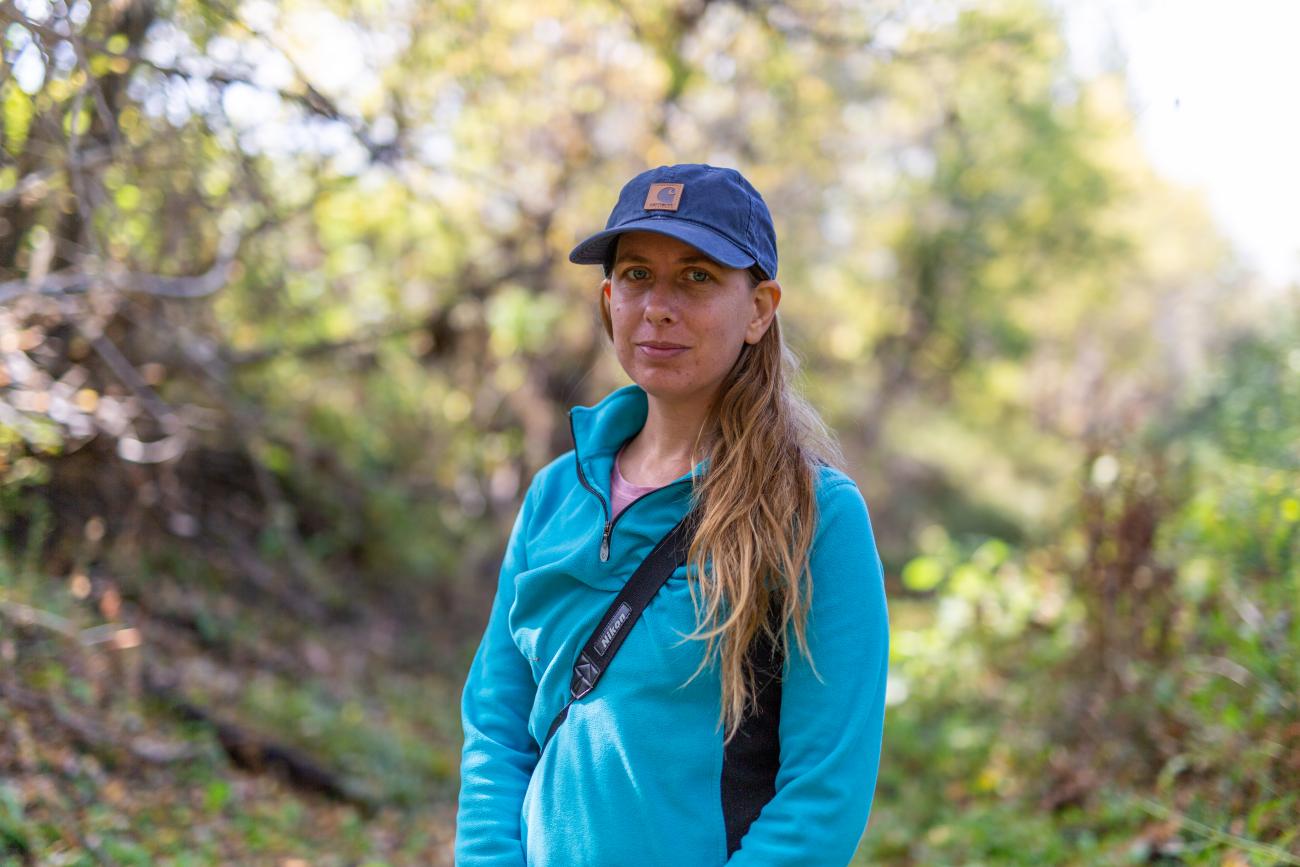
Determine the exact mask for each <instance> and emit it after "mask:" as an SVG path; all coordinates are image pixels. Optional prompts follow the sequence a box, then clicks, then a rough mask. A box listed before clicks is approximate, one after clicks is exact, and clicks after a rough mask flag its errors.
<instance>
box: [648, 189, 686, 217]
mask: <svg viewBox="0 0 1300 867" xmlns="http://www.w3.org/2000/svg"><path fill="white" fill-rule="evenodd" d="M685 186H686V185H685V184H651V185H650V192H648V193H646V197H645V204H644V205H642V206H641V207H643V208H645V209H646V210H647V211H675V210H677V205H678V203H679V202H681V200H682V188H683V187H685Z"/></svg>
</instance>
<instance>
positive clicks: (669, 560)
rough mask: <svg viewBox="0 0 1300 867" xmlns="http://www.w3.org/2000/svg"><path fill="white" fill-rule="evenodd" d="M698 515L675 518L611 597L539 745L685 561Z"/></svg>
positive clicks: (591, 685)
mask: <svg viewBox="0 0 1300 867" xmlns="http://www.w3.org/2000/svg"><path fill="white" fill-rule="evenodd" d="M696 522H697V518H696V515H695V512H694V511H690V512H687V513H686V516H685V517H684V518H682V519H681V520H680V521H678V522H677V525H676V526H674V527H673V528H672V529H671V530H669V531H668V533H667V534H666V535H665V536H664V537H663V538H662V539H660V540H659V543H658V544H657V545H655V547H654V550H652V551H651V552H650V554H649V555H648V556H647V557H646V558H645V560H643V561H642V562H641V565H640V566H638V567H637V570H636V571H635V572H633V573H632V577H631V578H629V579H628V580H627V583H626V584H624V585H623V589H622V590H620V591H619V593H618V595H617V596H615V597H614V601H613V602H612V603H610V606H609V609H608V610H606V612H605V615H604V616H603V617H601V618H600V622H599V623H597V624H596V630H595V631H594V632H593V633H592V634H591V638H589V639H587V644H586V645H585V646H584V647H583V648H582V652H581V653H579V654H578V660H577V662H575V663H574V665H573V679H572V680H571V681H570V683H569V700H568V702H567V703H566V704H565V705H564V707H562V708H561V709H560V712H559V713H558V714H556V715H555V721H554V722H552V723H551V728H550V731H548V732H547V733H546V740H544V741H543V742H542V749H543V750H545V749H546V745H547V744H548V743H550V742H551V736H552V735H554V734H555V730H556V729H558V728H559V727H560V723H562V722H564V718H565V717H567V716H568V715H569V705H571V704H573V703H574V702H575V701H577V700H578V699H580V698H582V697H583V696H584V695H586V694H587V693H589V692H591V691H592V690H593V689H595V687H596V683H597V681H599V680H600V678H601V675H603V674H604V673H605V669H607V668H608V667H609V661H610V660H611V659H613V658H614V654H615V653H617V652H618V649H619V648H620V647H622V646H623V641H624V639H626V638H627V634H628V632H630V631H631V629H632V627H633V626H634V625H635V624H636V621H637V618H639V617H640V616H641V612H642V611H644V610H645V607H646V606H647V605H649V604H650V600H651V599H653V598H654V595H655V594H656V593H658V592H659V588H660V587H662V586H663V585H664V583H665V582H666V581H667V580H668V578H669V577H670V576H671V575H672V574H673V572H674V571H675V570H676V569H677V567H678V566H680V565H682V564H683V563H685V562H686V554H687V552H688V551H689V550H690V546H691V540H692V539H693V538H694V537H695V529H696Z"/></svg>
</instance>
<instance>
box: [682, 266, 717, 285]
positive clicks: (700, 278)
mask: <svg viewBox="0 0 1300 867" xmlns="http://www.w3.org/2000/svg"><path fill="white" fill-rule="evenodd" d="M686 275H687V280H689V281H690V282H691V283H707V282H709V281H710V280H712V279H713V275H712V274H710V273H709V272H708V271H705V270H704V269H703V268H692V269H691V270H689V271H687V272H686Z"/></svg>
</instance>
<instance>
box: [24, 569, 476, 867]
mask: <svg viewBox="0 0 1300 867" xmlns="http://www.w3.org/2000/svg"><path fill="white" fill-rule="evenodd" d="M237 583H238V582H233V581H232V582H230V584H231V586H235V585H236V584H237ZM437 644H438V642H436V641H430V640H423V638H422V636H420V635H418V634H411V630H410V629H409V627H405V626H402V625H401V624H398V623H397V622H395V621H394V620H392V619H391V617H389V616H386V615H385V614H384V613H382V612H379V611H377V610H373V609H367V608H365V607H364V604H362V603H358V605H357V606H356V608H355V610H353V611H352V612H351V614H350V617H349V622H347V623H346V624H330V625H328V626H327V627H326V628H320V626H319V625H316V626H312V627H310V628H304V626H302V625H301V623H300V621H299V619H298V618H297V617H296V616H295V615H293V614H290V613H288V612H286V611H285V610H284V609H283V607H281V606H277V605H275V604H267V601H266V600H263V601H262V604H256V603H252V604H250V599H249V598H248V595H247V593H246V592H245V591H243V590H241V591H240V592H238V593H234V592H228V591H227V590H226V589H223V586H222V581H221V580H220V578H219V576H218V577H217V578H216V579H215V580H213V577H212V576H211V575H209V576H208V579H207V580H203V581H195V580H187V581H185V582H183V583H182V582H180V581H177V580H175V579H174V578H160V577H158V575H156V574H154V575H152V577H151V578H150V580H149V581H147V582H146V581H144V580H139V581H136V582H130V581H121V580H119V581H113V582H109V581H105V580H101V579H99V578H96V579H95V580H93V581H92V580H91V579H90V578H88V577H86V576H80V577H74V578H72V579H46V580H43V581H40V580H37V579H35V578H32V577H27V578H21V579H20V578H16V577H15V576H14V575H13V574H12V573H5V572H0V865H6V867H7V865H83V864H84V865H154V864H175V865H199V864H203V865H208V864H238V865H245V864H247V865H264V864H265V865H277V867H305V865H317V867H326V865H381V864H385V865H405V864H411V865H414V864H421V865H440V864H451V863H452V858H451V844H452V839H453V832H454V817H455V800H454V799H455V792H456V785H457V777H458V755H459V747H460V724H459V688H460V685H459V682H458V681H457V679H456V677H455V675H454V673H452V672H448V671H445V670H439V669H437V668H436V667H435V666H434V665H433V658H434V657H435V655H436V652H441V653H444V654H445V653H446V650H445V648H438V647H437Z"/></svg>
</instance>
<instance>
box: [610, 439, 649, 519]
mask: <svg viewBox="0 0 1300 867" xmlns="http://www.w3.org/2000/svg"><path fill="white" fill-rule="evenodd" d="M623 448H626V444H625V445H624V446H623ZM623 448H620V449H619V450H618V454H617V455H615V456H614V472H612V473H610V476H609V479H610V481H609V490H610V494H611V499H612V500H613V501H614V503H613V507H612V508H613V514H612V515H610V518H609V519H610V520H611V521H612V520H614V518H616V517H618V513H619V512H621V511H623V507H624V506H626V505H627V504H628V503H630V502H632V501H633V500H635V499H636V498H637V497H639V496H641V495H642V494H648V493H650V492H651V491H653V490H656V489H658V488H659V487H661V486H660V485H634V484H632V483H631V482H629V481H628V480H627V479H625V478H623V474H622V473H620V472H619V471H618V461H619V458H621V457H623Z"/></svg>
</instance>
